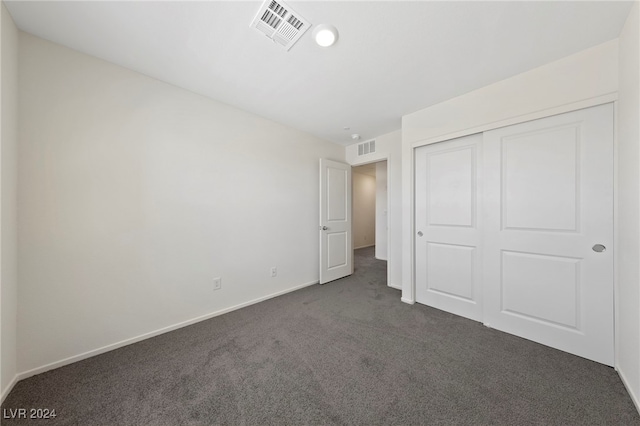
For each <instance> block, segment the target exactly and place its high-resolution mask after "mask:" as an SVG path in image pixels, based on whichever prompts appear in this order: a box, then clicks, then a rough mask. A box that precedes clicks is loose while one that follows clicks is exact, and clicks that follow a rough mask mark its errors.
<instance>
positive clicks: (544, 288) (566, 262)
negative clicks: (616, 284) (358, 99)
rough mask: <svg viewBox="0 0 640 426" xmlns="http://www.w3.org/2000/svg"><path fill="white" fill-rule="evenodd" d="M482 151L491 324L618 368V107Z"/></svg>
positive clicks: (565, 118)
mask: <svg viewBox="0 0 640 426" xmlns="http://www.w3.org/2000/svg"><path fill="white" fill-rule="evenodd" d="M483 146H484V165H485V172H484V182H485V188H484V193H485V199H484V211H485V215H484V253H483V255H484V270H485V280H484V294H485V300H484V304H485V310H484V321H485V324H486V325H488V326H490V327H492V328H496V329H498V330H502V331H506V332H508V333H512V334H515V335H518V336H521V337H524V338H526V339H530V340H533V341H536V342H539V343H542V344H545V345H548V346H551V347H554V348H557V349H561V350H563V351H566V352H570V353H573V354H576V355H579V356H582V357H585V358H588V359H591V360H594V361H597V362H601V363H603V364H608V365H613V361H614V357H613V347H614V344H613V106H612V105H611V104H609V105H603V106H599V107H594V108H589V109H584V110H580V111H575V112H571V113H567V114H562V115H558V116H554V117H549V118H544V119H540V120H536V121H532V122H527V123H523V124H518V125H514V126H509V127H505V128H502V129H497V130H492V131H489V132H486V133H485V134H484V142H483ZM603 247H606V250H605V251H602V250H603ZM465 268H466V266H465ZM454 273H455V274H458V273H459V272H454Z"/></svg>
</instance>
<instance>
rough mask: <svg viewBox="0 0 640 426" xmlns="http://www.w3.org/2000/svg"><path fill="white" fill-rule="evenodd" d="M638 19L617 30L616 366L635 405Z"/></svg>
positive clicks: (639, 385) (639, 306)
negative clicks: (618, 32)
mask: <svg viewBox="0 0 640 426" xmlns="http://www.w3.org/2000/svg"><path fill="white" fill-rule="evenodd" d="M639 17H640V8H639V7H638V2H636V3H635V4H634V6H633V8H632V9H631V13H630V14H629V17H628V18H627V21H626V24H625V26H624V28H623V30H622V33H621V34H620V67H619V68H620V71H619V75H620V90H619V102H618V215H617V216H618V217H617V219H618V222H617V223H618V244H617V253H618V256H617V260H618V262H617V272H618V273H617V282H618V287H617V288H618V291H617V296H618V297H617V299H618V309H617V321H616V324H617V330H616V331H617V336H616V342H617V351H616V355H617V360H616V368H617V369H618V372H619V373H620V375H621V377H622V378H623V379H624V381H625V384H626V385H627V388H628V389H629V392H630V393H631V395H632V397H633V399H634V401H635V403H636V406H637V407H639V408H640V399H638V398H639V397H640V289H639V287H640V209H639V199H640V173H639V172H638V169H639V168H640V149H639V148H640V108H639V104H640V60H639V57H640V42H639V40H640V29H639V20H640V19H639Z"/></svg>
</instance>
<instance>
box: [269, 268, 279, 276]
mask: <svg viewBox="0 0 640 426" xmlns="http://www.w3.org/2000/svg"><path fill="white" fill-rule="evenodd" d="M276 276H278V268H276V267H275V266H272V267H271V278H273V277H276Z"/></svg>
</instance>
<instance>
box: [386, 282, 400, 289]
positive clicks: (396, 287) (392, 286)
mask: <svg viewBox="0 0 640 426" xmlns="http://www.w3.org/2000/svg"><path fill="white" fill-rule="evenodd" d="M387 287H391V288H395V289H396V290H402V286H399V285H395V284H391V283H389V284H387Z"/></svg>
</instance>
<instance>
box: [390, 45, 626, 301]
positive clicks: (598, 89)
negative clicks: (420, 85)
mask: <svg viewBox="0 0 640 426" xmlns="http://www.w3.org/2000/svg"><path fill="white" fill-rule="evenodd" d="M617 90H618V41H617V40H612V41H610V42H607V43H603V44H601V45H598V46H595V47H593V48H590V49H587V50H584V51H582V52H579V53H576V54H574V55H571V56H568V57H566V58H563V59H561V60H558V61H555V62H552V63H550V64H547V65H544V66H541V67H539V68H535V69H533V70H531V71H528V72H526V73H522V74H519V75H517V76H514V77H511V78H509V79H506V80H503V81H500V82H498V83H495V84H492V85H489V86H486V87H484V88H481V89H478V90H475V91H473V92H470V93H467V94H466V95H463V96H460V97H457V98H454V99H451V100H448V101H446V102H442V103H440V104H437V105H434V106H431V107H429V108H426V109H423V110H420V111H417V112H415V113H413V114H409V115H406V116H404V117H403V118H402V191H403V193H402V194H403V195H402V209H403V210H402V229H403V231H402V235H403V240H402V259H403V269H402V271H403V272H402V278H403V282H402V300H403V301H405V302H407V303H414V302H415V295H414V288H413V272H412V271H413V253H412V245H413V225H412V224H413V204H412V203H413V146H415V145H416V144H423V143H435V142H439V141H442V140H446V139H451V138H454V137H459V136H464V135H467V134H472V133H477V132H482V131H485V130H489V129H491V128H497V127H501V126H504V125H509V124H514V123H518V122H522V121H527V120H532V119H535V118H540V117H544V116H548V115H553V114H559V113H562V112H567V111H571V110H574V109H578V108H584V107H587V106H593V105H597V104H600V103H603V102H607V101H609V102H610V101H613V100H615V99H616V98H617Z"/></svg>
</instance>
